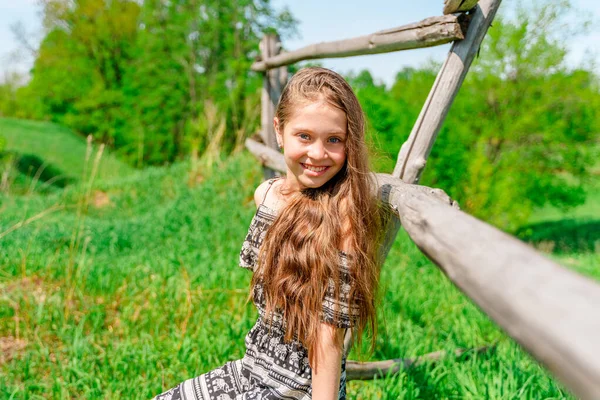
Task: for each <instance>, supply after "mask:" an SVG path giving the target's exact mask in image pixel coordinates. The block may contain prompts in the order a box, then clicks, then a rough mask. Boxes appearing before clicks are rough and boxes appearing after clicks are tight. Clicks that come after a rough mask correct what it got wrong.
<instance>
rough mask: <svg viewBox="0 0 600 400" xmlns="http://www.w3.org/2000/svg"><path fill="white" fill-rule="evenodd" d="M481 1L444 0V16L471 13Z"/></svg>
mask: <svg viewBox="0 0 600 400" xmlns="http://www.w3.org/2000/svg"><path fill="white" fill-rule="evenodd" d="M478 1H479V0H444V14H452V13H455V12H464V11H469V10H470V9H472V8H473V7H475V6H476V5H477V2H478Z"/></svg>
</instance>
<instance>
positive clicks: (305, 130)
mask: <svg viewBox="0 0 600 400" xmlns="http://www.w3.org/2000/svg"><path fill="white" fill-rule="evenodd" d="M293 130H294V131H296V132H309V133H313V130H312V129H308V128H303V127H301V126H298V127H294V129H293ZM327 134H328V135H340V136H344V137H345V136H346V132H344V131H331V132H327Z"/></svg>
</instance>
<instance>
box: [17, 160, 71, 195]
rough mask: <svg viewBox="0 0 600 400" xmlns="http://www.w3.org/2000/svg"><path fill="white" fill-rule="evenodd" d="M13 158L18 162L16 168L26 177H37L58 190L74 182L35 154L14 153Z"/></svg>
mask: <svg viewBox="0 0 600 400" xmlns="http://www.w3.org/2000/svg"><path fill="white" fill-rule="evenodd" d="M12 156H13V157H14V159H15V160H16V161H15V167H16V168H17V170H18V171H19V172H21V173H22V174H24V175H27V176H29V177H32V178H33V177H37V179H39V180H40V181H41V182H44V183H46V184H48V185H52V186H55V187H58V188H64V187H66V186H68V185H70V184H71V183H73V182H74V180H73V179H72V178H71V177H69V176H67V175H65V174H64V173H63V171H61V170H60V169H59V168H57V167H56V166H54V165H52V164H49V163H47V162H45V161H44V160H42V159H41V158H40V157H38V156H36V155H35V154H17V153H12Z"/></svg>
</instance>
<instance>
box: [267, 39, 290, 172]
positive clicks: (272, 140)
mask: <svg viewBox="0 0 600 400" xmlns="http://www.w3.org/2000/svg"><path fill="white" fill-rule="evenodd" d="M280 51H281V40H280V38H279V36H278V35H276V34H268V35H265V36H264V37H263V38H262V40H261V42H260V54H261V58H262V59H263V60H266V59H268V58H269V57H273V56H275V55H277V54H279V52H280ZM286 82H287V69H286V67H281V68H274V69H271V70H268V71H265V74H264V77H263V88H262V94H261V114H260V124H261V130H260V136H261V137H262V140H263V143H264V144H265V145H266V146H267V147H269V148H272V149H277V139H276V137H275V128H274V127H273V117H275V107H276V106H277V102H278V101H279V96H281V91H282V90H283V86H285V83H286ZM263 171H264V177H265V179H270V178H273V177H274V176H276V172H275V171H274V170H273V169H271V168H269V167H263Z"/></svg>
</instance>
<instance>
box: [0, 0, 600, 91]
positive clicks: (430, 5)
mask: <svg viewBox="0 0 600 400" xmlns="http://www.w3.org/2000/svg"><path fill="white" fill-rule="evenodd" d="M527 2H531V0H530V1H527ZM272 3H273V5H274V6H275V7H276V8H280V7H283V6H287V7H289V9H290V10H291V12H292V14H293V15H294V16H295V17H296V18H297V19H298V20H299V22H300V24H299V29H298V30H299V33H300V37H299V38H292V39H286V40H284V46H285V47H286V48H287V49H297V48H299V47H302V46H305V45H308V44H311V43H315V42H320V41H329V40H337V39H344V38H349V37H354V36H360V35H364V34H368V33H372V32H376V31H378V30H382V29H387V28H393V27H395V26H400V25H403V24H407V23H411V22H416V21H419V20H421V19H424V18H427V17H431V16H436V15H441V14H442V4H443V0H422V1H418V2H415V1H408V0H404V1H402V0H368V1H365V0H360V1H359V0H302V1H290V0H272ZM572 3H573V4H574V5H575V6H576V7H577V8H578V9H579V10H580V11H581V12H582V13H583V14H584V15H585V16H587V17H590V18H592V19H594V20H595V22H600V1H598V0H572ZM36 4H37V0H0V80H1V79H2V76H3V74H4V72H5V71H6V70H7V69H19V70H22V71H26V70H27V69H28V68H29V67H30V65H31V62H32V60H24V61H22V62H20V63H15V62H14V61H10V60H11V57H10V54H11V53H12V52H13V51H14V50H15V49H16V48H17V47H18V44H17V43H16V41H15V40H14V37H13V34H12V33H11V31H10V25H11V24H13V23H14V22H16V21H21V22H22V23H23V24H24V25H25V27H26V28H27V30H28V31H29V32H31V33H32V36H33V37H39V36H40V16H39V11H38V9H39V8H38V6H37V5H36ZM515 5H516V0H504V1H503V2H502V5H501V6H500V9H501V11H503V12H507V13H510V11H511V10H513V9H514V8H515ZM593 25H595V26H600V24H597V23H596V24H593ZM570 47H571V48H572V51H571V53H570V54H569V58H568V60H569V63H570V64H571V65H577V64H579V63H580V62H582V60H583V58H584V55H585V54H586V51H587V52H591V53H592V55H591V57H592V58H594V59H595V60H596V61H597V62H598V64H600V28H596V27H595V28H594V30H593V31H592V32H591V33H590V34H588V35H586V36H583V37H579V38H577V39H575V40H573V41H572V43H570ZM449 48H450V45H444V46H438V47H434V48H428V49H418V50H410V51H402V52H396V53H388V54H379V55H370V56H360V57H351V58H339V59H328V60H322V63H323V65H324V66H326V67H329V68H332V69H334V70H336V71H339V72H342V73H346V72H349V71H351V70H353V71H359V70H362V69H369V70H370V71H371V73H372V74H373V76H374V77H375V78H377V79H379V80H381V81H383V82H386V83H388V84H389V83H390V82H392V80H393V78H394V76H395V74H396V72H398V71H399V70H400V69H402V67H404V66H415V67H418V66H420V65H422V64H423V63H426V62H428V61H429V60H434V61H440V62H441V61H442V60H443V59H444V58H445V56H446V54H447V52H448V49H449ZM588 57H590V56H589V55H588ZM598 72H600V71H598Z"/></svg>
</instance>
